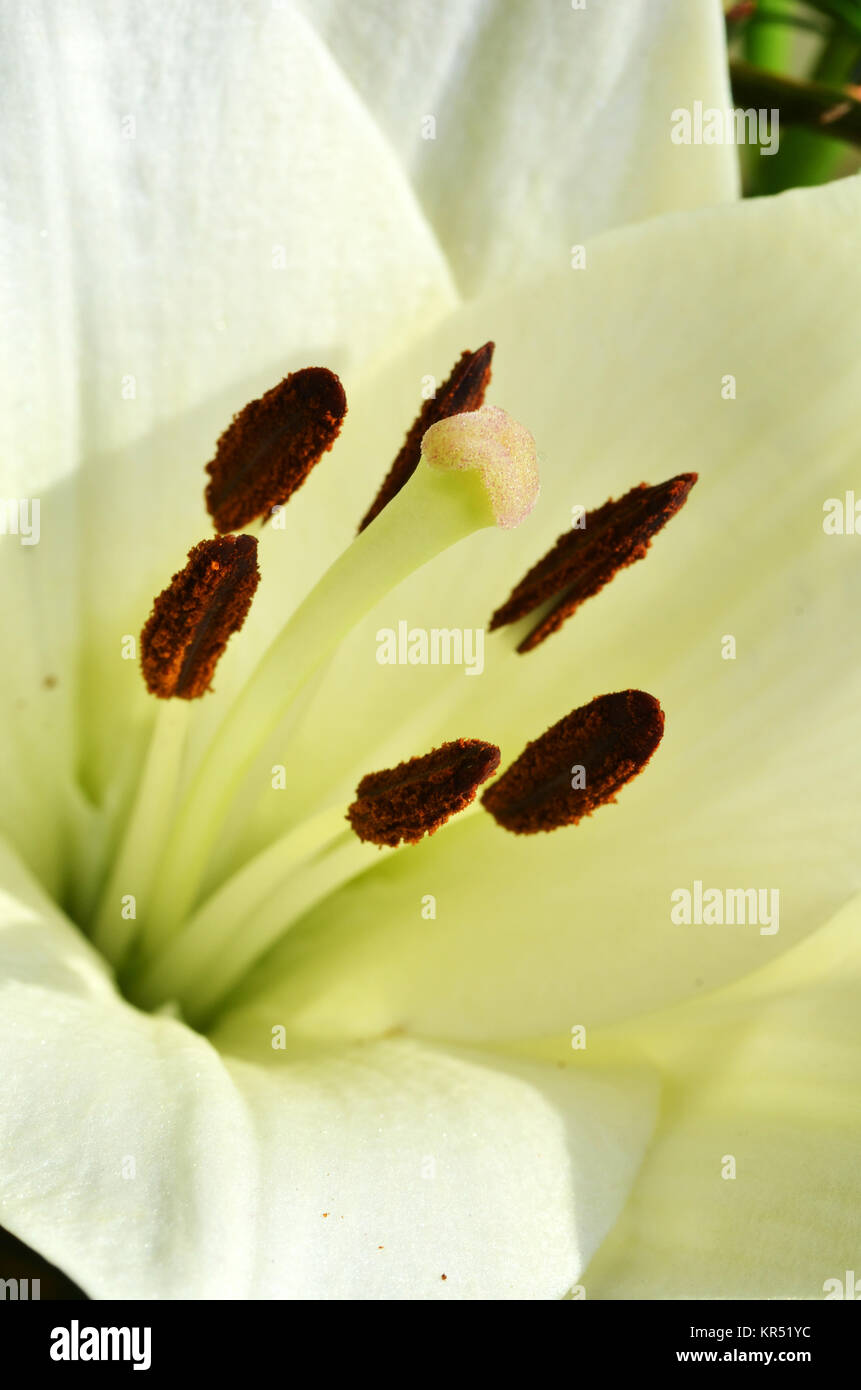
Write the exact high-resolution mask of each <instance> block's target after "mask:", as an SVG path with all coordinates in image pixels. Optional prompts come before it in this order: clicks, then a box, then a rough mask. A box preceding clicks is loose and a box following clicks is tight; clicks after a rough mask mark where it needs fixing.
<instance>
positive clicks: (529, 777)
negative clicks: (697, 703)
mask: <svg viewBox="0 0 861 1390" xmlns="http://www.w3.org/2000/svg"><path fill="white" fill-rule="evenodd" d="M663 733H664V713H663V710H662V709H661V706H660V705H659V704H658V701H657V700H656V699H655V698H654V696H652V695H647V694H646V693H645V691H643V690H620V691H618V692H617V693H616V694H613V695H599V696H598V697H597V699H595V700H592V701H591V702H590V703H589V704H588V705H583V706H581V708H580V709H575V710H573V711H572V713H571V714H568V715H566V716H565V718H564V719H560V720H559V722H558V724H554V725H553V726H552V728H550V729H548V730H547V732H546V733H545V734H542V735H541V737H540V738H537V739H535V740H534V742H532V743H528V744H527V745H526V747H525V748H524V750H523V752H522V753H521V754H520V757H519V758H517V759H516V760H515V761H514V762H513V763H512V764H511V766H510V767H509V768H507V769H506V771H505V772H504V773H503V774H502V776H501V777H499V778H498V779H497V780H496V781H495V782H494V784H493V786H492V787H488V789H487V791H486V792H485V793H484V796H483V797H482V799H481V800H482V804H483V806H484V807H485V809H486V810H488V811H489V812H490V814H491V815H492V816H493V817H494V819H495V820H496V821H497V822H498V823H499V824H500V825H501V826H503V828H504V829H505V830H512V831H514V832H515V833H516V834H518V835H534V834H536V833H537V832H538V831H539V830H557V829H558V828H559V826H561V825H576V823H577V821H579V820H582V818H583V817H584V816H589V815H591V814H592V812H593V811H595V810H596V809H597V808H598V807H599V806H603V805H605V804H606V803H607V802H608V801H615V799H616V793H617V792H618V791H619V789H620V787H623V786H624V785H625V783H626V782H630V780H631V778H632V777H636V775H637V773H638V772H642V770H643V768H644V767H645V766H646V763H647V762H648V761H649V759H650V758H651V756H652V754H653V753H654V751H655V749H656V748H657V746H658V744H659V743H660V741H661V739H662V737H663Z"/></svg>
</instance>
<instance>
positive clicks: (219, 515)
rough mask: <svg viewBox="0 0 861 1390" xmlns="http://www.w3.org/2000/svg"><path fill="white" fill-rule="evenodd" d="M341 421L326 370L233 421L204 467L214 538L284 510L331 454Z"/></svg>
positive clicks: (285, 385)
mask: <svg viewBox="0 0 861 1390" xmlns="http://www.w3.org/2000/svg"><path fill="white" fill-rule="evenodd" d="M346 413H347V398H346V396H345V395H344V388H343V386H342V385H341V383H340V381H339V380H338V378H337V377H336V376H335V373H334V372H330V371H329V370H328V368H326V367H305V368H303V369H302V371H299V372H291V373H290V375H289V376H288V377H285V378H284V380H283V381H282V382H280V383H279V384H278V385H277V386H273V387H272V390H271V391H267V392H266V394H265V396H261V397H260V399H259V400H256V401H250V402H249V403H248V405H246V406H245V407H244V409H242V410H240V412H239V414H238V415H235V416H234V418H233V422H232V424H230V425H228V427H227V429H226V430H225V431H224V434H223V435H222V436H221V438H220V439H219V441H218V444H217V446H216V454H215V458H214V459H213V460H212V462H211V463H208V464H207V465H206V471H207V473H209V474H210V475H211V478H212V481H211V482H210V483H209V484H208V485H207V488H206V493H205V497H206V506H207V509H208V511H209V514H210V516H211V517H212V520H213V522H214V524H215V529H216V531H220V532H222V533H223V532H225V531H238V530H239V529H240V528H241V527H242V526H247V525H248V523H249V522H250V521H253V520H254V518H255V517H258V516H263V515H265V514H266V513H267V512H269V511H270V510H271V509H272V507H274V506H276V505H277V504H281V503H283V502H286V501H287V499H288V498H289V497H292V495H293V493H294V492H296V490H297V488H300V487H301V486H302V484H303V483H304V481H305V479H306V478H307V477H308V474H309V473H310V472H311V469H312V468H313V467H314V465H315V464H316V463H318V462H319V461H320V459H321V458H322V457H323V454H325V453H326V452H327V450H329V449H331V447H332V445H333V444H334V442H335V440H336V439H337V437H338V434H339V432H340V429H341V424H342V422H343V419H344V416H345V415H346Z"/></svg>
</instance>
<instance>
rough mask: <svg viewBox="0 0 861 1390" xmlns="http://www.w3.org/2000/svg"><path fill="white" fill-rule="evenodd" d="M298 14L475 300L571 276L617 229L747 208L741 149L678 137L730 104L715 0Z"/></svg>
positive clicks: (382, 0) (316, 0)
mask: <svg viewBox="0 0 861 1390" xmlns="http://www.w3.org/2000/svg"><path fill="white" fill-rule="evenodd" d="M399 8H400V12H401V14H400V15H399V14H398V11H399ZM306 9H307V13H308V14H309V16H310V18H311V20H312V22H313V23H314V24H315V25H316V26H317V27H318V29H319V31H320V33H321V34H322V36H323V37H324V38H325V41H326V43H327V44H328V45H329V47H330V48H331V50H332V52H333V54H334V56H335V57H336V59H337V60H338V62H339V63H341V65H342V67H343V69H344V71H345V73H346V74H347V75H348V77H349V78H350V80H351V81H352V82H353V83H354V84H355V86H356V88H357V90H358V91H359V93H360V94H361V96H362V98H363V100H364V101H365V102H366V103H367V105H368V107H369V109H370V110H371V111H372V112H373V114H374V116H375V117H376V119H377V120H378V121H379V124H380V126H381V128H382V130H383V131H384V132H385V134H386V136H387V137H388V139H389V140H390V141H391V144H392V146H393V148H394V149H395V151H396V152H397V154H398V156H399V158H400V159H401V161H402V163H403V166H404V168H405V169H406V170H408V171H409V175H410V178H411V180H412V182H413V185H414V187H415V189H416V191H417V193H418V196H419V199H420V200H421V203H422V206H423V207H424V208H425V210H426V212H427V214H428V217H429V218H430V221H431V224H432V226H433V227H434V229H435V231H436V233H437V236H438V237H439V239H440V241H441V243H442V245H443V247H444V248H445V251H446V255H447V256H448V258H449V261H450V263H451V265H452V266H453V268H454V271H455V275H456V277H457V280H458V284H459V285H460V288H461V290H462V291H463V292H464V293H466V294H470V295H471V294H475V293H477V292H478V291H480V290H481V289H486V288H489V287H490V286H492V285H494V284H497V285H498V284H499V283H501V281H502V280H503V279H506V278H510V277H511V276H512V275H516V276H518V277H522V276H523V275H524V274H526V273H536V272H538V271H543V270H547V269H550V268H551V267H553V266H559V267H561V266H562V265H564V264H567V262H568V260H569V258H570V256H571V246H572V244H576V243H582V242H584V241H585V240H586V239H588V238H592V237H593V236H594V235H595V234H596V233H597V232H601V231H604V230H606V229H607V228H609V227H615V226H620V225H622V224H624V223H626V222H636V221H639V220H641V219H642V218H645V217H651V216H654V215H655V214H656V213H660V212H669V211H671V210H673V209H676V208H691V207H697V206H699V205H701V204H706V203H717V202H723V201H729V200H731V199H733V198H735V197H737V196H738V160H737V153H736V150H735V148H734V147H733V146H729V145H699V146H696V145H690V146H687V147H683V146H678V145H674V144H673V143H672V141H671V139H670V128H671V120H670V114H671V112H672V111H673V110H674V109H676V108H679V107H686V108H687V109H689V110H690V109H692V106H693V103H694V102H695V101H701V102H702V103H703V105H704V106H705V107H708V106H717V107H720V108H721V109H725V108H726V107H727V106H729V105H730V104H731V99H730V94H729V88H728V85H727V75H726V74H727V64H726V51H725V49H726V44H725V38H724V25H723V16H722V14H721V9H720V5H719V4H717V3H712V0H621V3H619V0H617V2H616V3H614V4H613V5H612V6H611V5H594V4H589V5H583V6H574V5H571V4H566V3H565V0H561V3H559V4H550V5H542V4H538V5H511V4H509V3H507V0H489V2H488V0H472V3H469V4H466V3H464V0H442V2H441V3H440V2H439V0H410V2H409V4H408V5H403V6H401V7H398V6H395V7H394V23H393V7H392V4H391V0H371V2H370V3H365V4H363V5H361V6H360V7H357V6H356V5H352V4H350V3H349V0H322V3H320V0H313V3H308V4H307V5H306ZM399 19H400V22H398V20H399ZM393 30H394V31H395V32H393Z"/></svg>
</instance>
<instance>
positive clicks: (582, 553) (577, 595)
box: [490, 473, 697, 652]
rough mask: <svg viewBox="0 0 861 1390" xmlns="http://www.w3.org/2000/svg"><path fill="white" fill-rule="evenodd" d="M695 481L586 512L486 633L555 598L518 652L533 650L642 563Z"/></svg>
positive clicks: (684, 477)
mask: <svg viewBox="0 0 861 1390" xmlns="http://www.w3.org/2000/svg"><path fill="white" fill-rule="evenodd" d="M696 480H697V474H696V473H680V474H679V475H678V477H676V478H670V479H669V480H668V481H667V482H665V483H658V484H657V485H656V486H655V487H649V486H648V484H647V483H640V484H639V486H638V487H634V488H631V491H630V492H626V493H625V495H624V496H623V497H620V498H619V499H618V500H617V501H614V500H613V498H612V497H611V498H610V500H609V502H605V503H604V505H603V507H597V508H596V509H595V510H594V511H591V512H587V513H586V516H585V526H584V527H583V528H582V529H580V528H578V527H572V529H571V530H570V531H566V532H564V534H563V535H561V536H560V537H559V539H558V541H557V542H556V544H555V545H554V546H553V549H552V550H549V551H548V552H547V554H546V555H545V556H544V558H543V559H541V560H539V561H538V563H537V565H533V567H532V569H531V570H530V571H529V573H528V574H527V575H525V576H524V577H523V579H521V581H520V583H519V584H518V585H517V586H516V587H515V588H514V589H513V590H512V592H511V596H510V597H509V598H508V599H507V600H506V601H505V603H504V604H503V605H502V607H501V608H497V610H496V612H495V613H494V615H493V617H492V618H491V620H490V631H491V632H494V631H495V630H496V629H497V628H500V627H505V626H506V625H507V624H508V623H513V622H516V621H517V620H518V619H519V618H523V617H525V616H526V614H527V613H531V612H532V610H533V608H538V607H539V606H541V605H542V604H545V603H548V602H550V601H551V600H552V599H554V598H556V599H557V601H556V603H555V604H553V606H552V607H551V608H550V609H549V611H548V612H546V613H545V614H544V615H543V616H542V618H541V619H540V620H539V622H538V623H536V625H535V627H534V628H532V630H531V632H529V633H528V634H527V635H526V637H524V638H523V641H522V642H521V643H520V644H519V646H518V648H517V650H518V651H519V652H529V651H532V649H533V647H537V646H538V645H539V643H541V642H543V641H544V639H545V638H546V637H549V636H550V634H551V633H552V632H556V631H557V629H558V628H560V627H561V626H562V624H563V623H564V622H565V620H566V618H570V616H571V614H572V613H573V612H574V611H575V610H576V609H577V608H579V607H580V604H581V603H584V602H585V600H586V599H587V598H592V596H593V595H594V594H597V593H598V591H599V589H603V587H604V585H605V584H609V582H610V580H611V579H612V578H613V576H614V575H615V574H617V573H618V572H619V570H621V569H625V567H626V566H627V565H633V564H634V562H635V561H636V560H642V559H643V557H644V556H645V554H646V552H647V550H648V549H649V546H650V544H651V542H652V538H653V536H655V535H656V534H657V532H658V531H660V530H661V528H662V527H663V526H666V524H667V522H668V521H669V520H670V518H671V517H673V516H675V514H676V512H677V511H678V510H679V508H680V507H681V506H682V505H683V503H684V502H685V501H686V500H687V497H688V493H689V492H690V490H691V488H692V487H693V485H694V483H695V482H696ZM557 596H558V597H557Z"/></svg>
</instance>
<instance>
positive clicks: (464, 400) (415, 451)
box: [359, 343, 494, 531]
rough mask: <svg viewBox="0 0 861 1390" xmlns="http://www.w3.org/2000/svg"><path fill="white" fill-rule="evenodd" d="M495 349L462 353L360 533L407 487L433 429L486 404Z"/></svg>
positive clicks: (421, 414) (417, 424) (426, 404)
mask: <svg viewBox="0 0 861 1390" xmlns="http://www.w3.org/2000/svg"><path fill="white" fill-rule="evenodd" d="M493 348H494V344H493V343H485V344H484V347H480V348H479V349H478V351H477V352H469V351H466V352H463V353H461V355H460V357H459V358H458V360H457V362H456V363H455V365H454V368H453V370H452V373H451V376H450V377H449V378H448V380H447V381H446V382H444V383H443V385H442V386H441V387H440V388H439V390H438V391H437V393H436V395H435V396H433V397H432V398H431V399H430V400H427V401H425V402H424V405H423V406H422V408H421V410H420V411H419V413H418V416H417V417H416V419H415V420H414V421H413V424H412V426H411V427H410V430H409V433H408V434H407V437H406V439H405V440H404V442H403V444H402V445H401V450H400V453H399V454H398V456H397V458H396V459H395V461H394V463H393V464H392V466H391V468H390V469H389V471H388V473H387V475H386V477H385V478H384V480H383V483H382V486H381V488H380V490H379V492H378V493H377V495H376V497H375V498H374V501H373V503H372V504H371V507H370V509H369V510H368V512H367V513H366V515H365V516H364V517H363V519H362V524H361V525H360V527H359V530H360V531H364V529H365V527H366V526H370V524H371V522H372V521H373V520H374V517H376V516H379V514H380V512H381V511H382V510H383V508H384V507H387V506H388V504H389V503H390V502H391V500H392V498H393V497H396V496H397V494H398V493H399V492H400V490H401V488H402V487H403V486H404V483H407V482H409V480H410V478H411V477H412V475H413V473H415V471H416V469H417V467H418V464H419V459H420V457H421V447H422V439H423V438H424V435H425V434H426V432H427V431H428V430H429V429H430V427H431V425H435V424H436V423H437V421H438V420H445V419H447V418H448V416H449V415H462V414H463V413H464V412H465V411H469V410H478V408H479V406H480V405H482V404H483V403H484V395H485V392H486V391H487V388H488V385H489V383H490V364H491V361H492V359H493Z"/></svg>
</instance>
